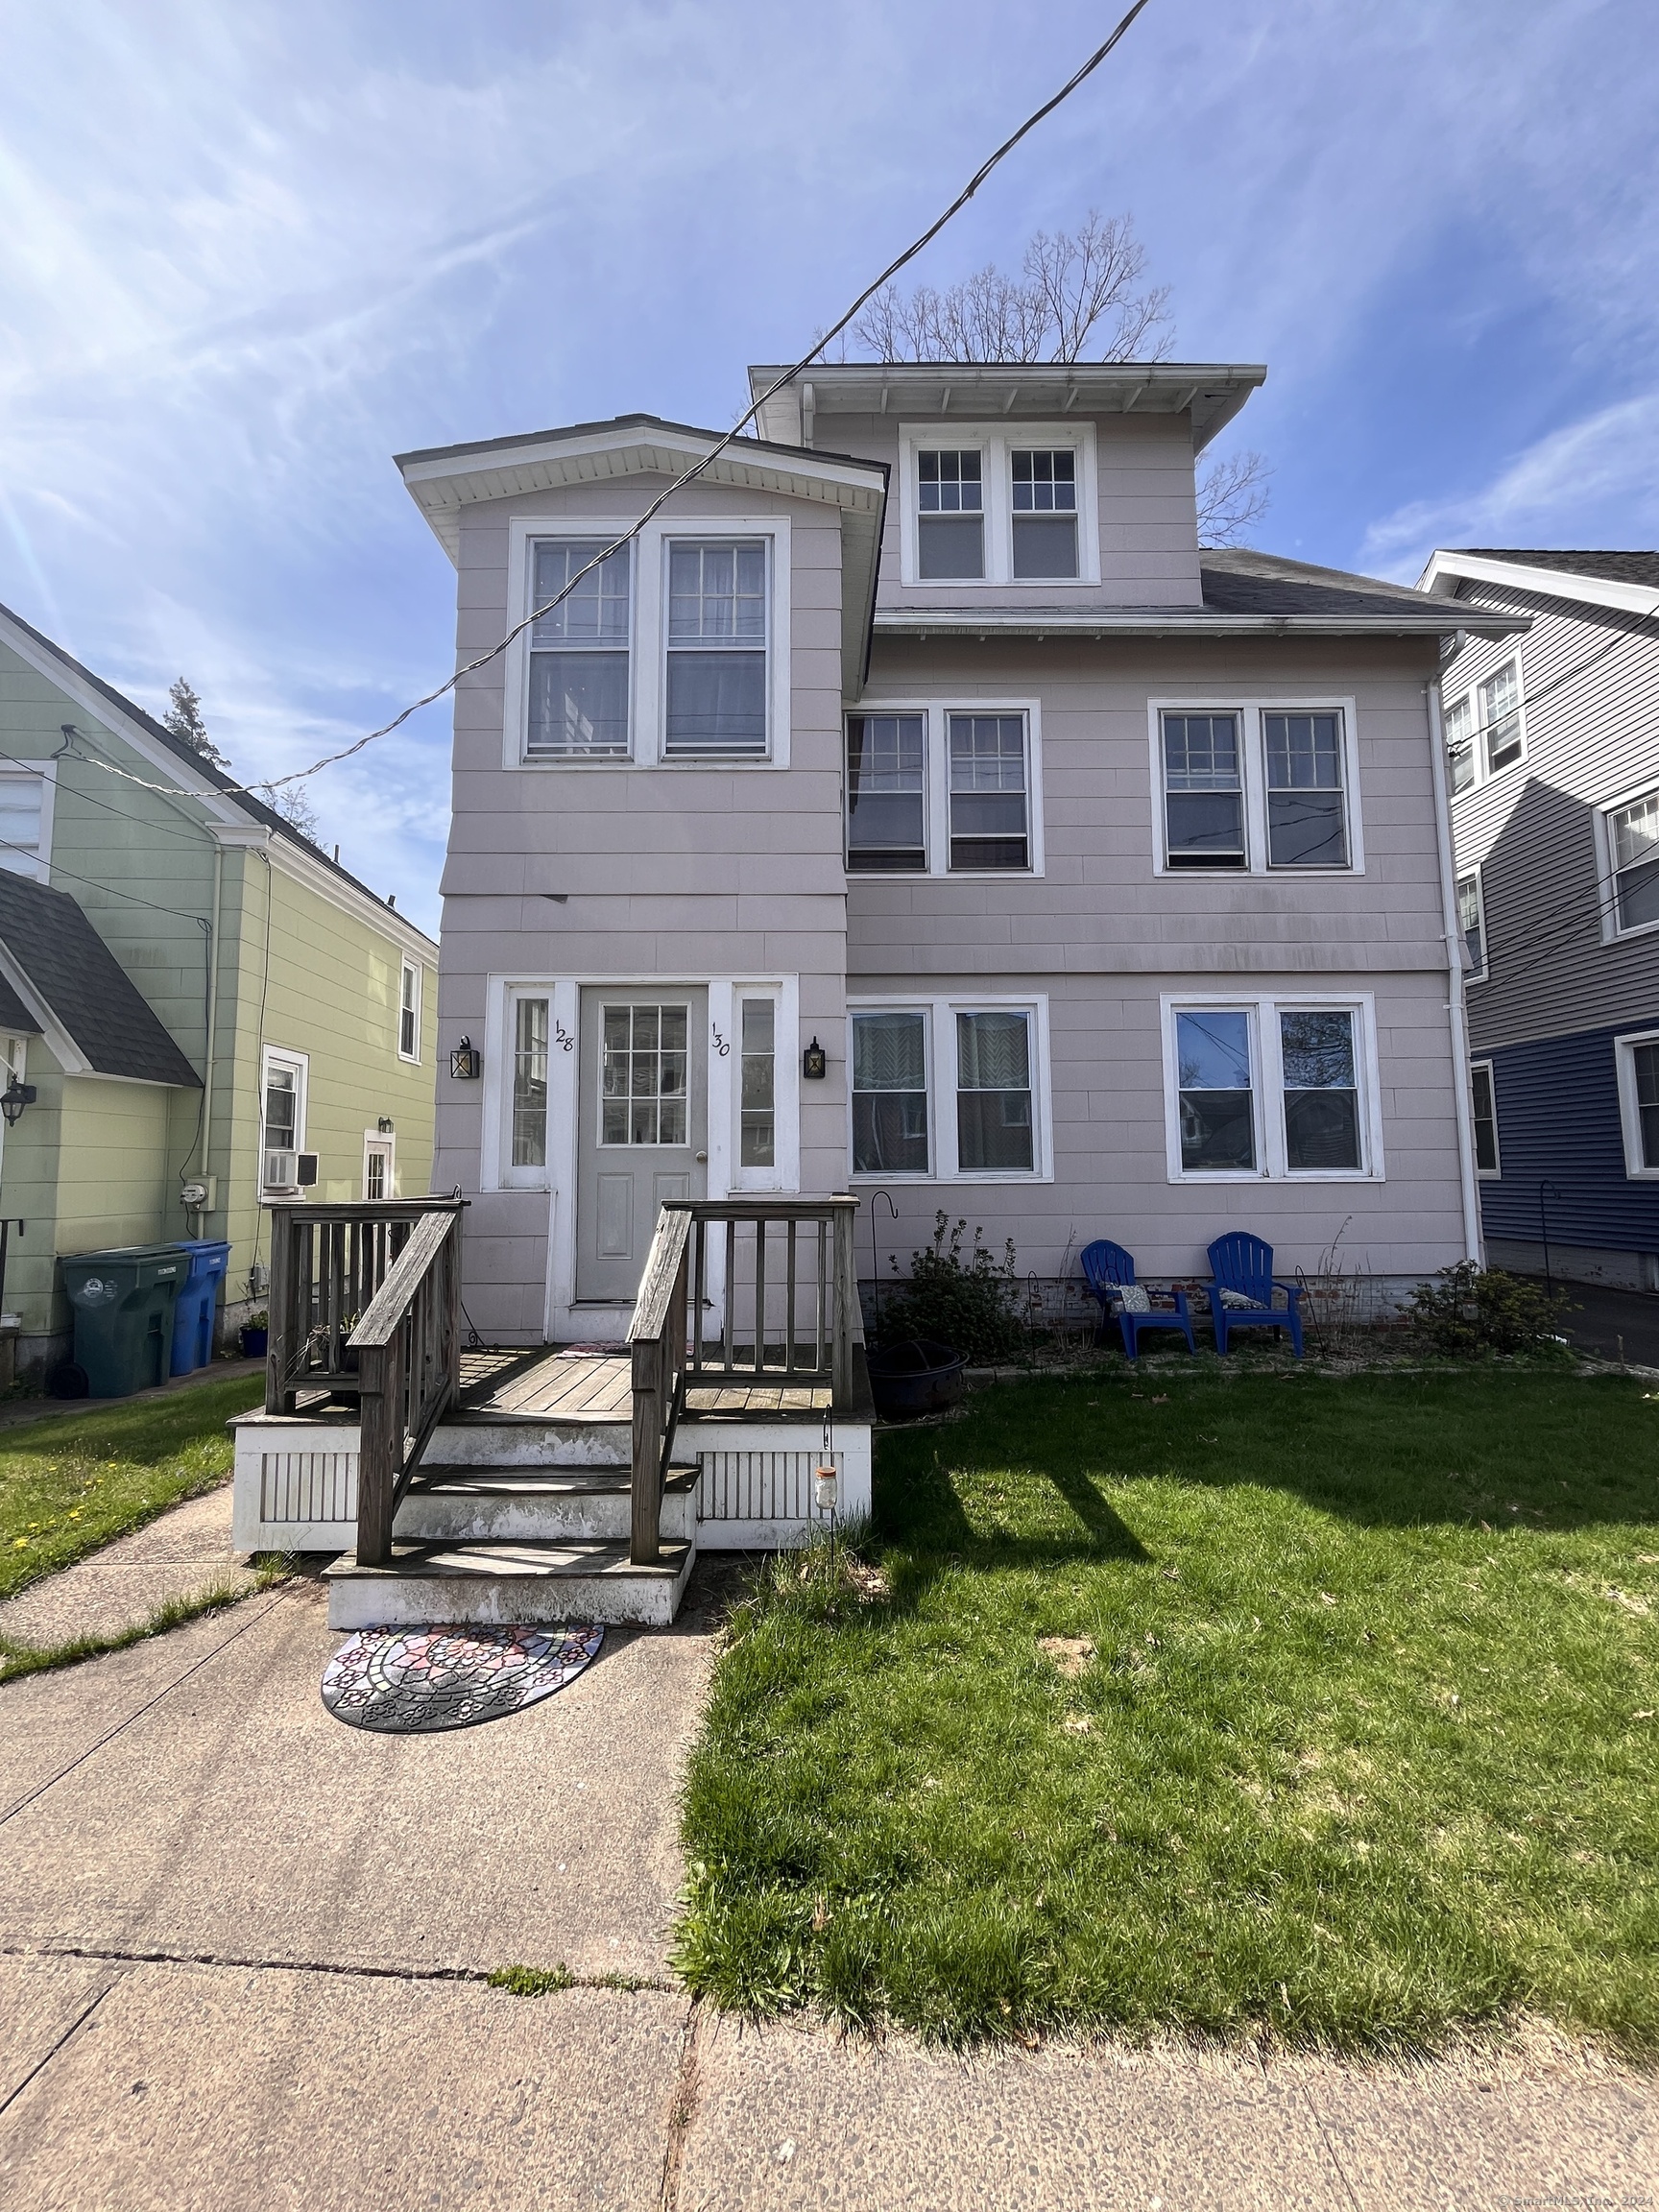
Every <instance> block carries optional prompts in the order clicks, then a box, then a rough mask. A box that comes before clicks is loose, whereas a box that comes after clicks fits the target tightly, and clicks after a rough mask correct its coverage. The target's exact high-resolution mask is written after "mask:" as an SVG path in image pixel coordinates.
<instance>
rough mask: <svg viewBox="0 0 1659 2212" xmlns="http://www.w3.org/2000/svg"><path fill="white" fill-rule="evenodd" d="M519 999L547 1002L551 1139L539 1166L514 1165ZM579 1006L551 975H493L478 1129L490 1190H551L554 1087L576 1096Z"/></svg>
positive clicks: (484, 1183)
mask: <svg viewBox="0 0 1659 2212" xmlns="http://www.w3.org/2000/svg"><path fill="white" fill-rule="evenodd" d="M520 998H545V999H546V1001H547V1142H546V1146H545V1149H544V1154H543V1165H542V1166H540V1167H515V1166H513V1164H512V1163H513V1051H514V1039H515V1036H516V1033H517V1019H518V1017H517V1004H518V1001H519V999H520ZM575 1063H576V1006H575V999H574V996H573V995H571V994H563V993H562V992H561V989H560V987H559V986H558V985H556V984H555V983H554V982H553V981H552V979H551V978H549V977H542V976H537V975H530V976H522V977H520V976H492V977H491V989H490V1013H489V1018H488V1022H487V1025H486V1030H485V1038H484V1080H483V1084H482V1086H481V1088H482V1091H483V1099H482V1104H483V1108H484V1120H483V1127H482V1129H481V1131H480V1132H479V1135H480V1143H479V1178H478V1180H479V1187H480V1188H481V1189H482V1190H548V1189H549V1188H550V1187H551V1183H552V1178H553V1174H554V1158H553V1128H554V1090H555V1086H556V1084H560V1079H561V1077H565V1076H567V1080H566V1081H565V1082H564V1083H563V1084H561V1088H566V1089H568V1091H569V1094H570V1100H569V1107H568V1112H569V1114H570V1116H571V1117H572V1118H573V1117H574V1114H575V1098H576V1065H575Z"/></svg>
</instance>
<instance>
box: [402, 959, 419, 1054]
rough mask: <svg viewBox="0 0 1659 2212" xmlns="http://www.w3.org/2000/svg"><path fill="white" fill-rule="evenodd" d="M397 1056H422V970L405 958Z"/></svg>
mask: <svg viewBox="0 0 1659 2212" xmlns="http://www.w3.org/2000/svg"><path fill="white" fill-rule="evenodd" d="M397 1057H398V1058H399V1059H400V1060H417V1061H418V1060H419V1059H420V1057H421V970H420V968H419V967H418V966H417V965H416V963H415V962H414V961H413V960H405V961H404V963H403V968H402V974H401V976H400V978H399V981H398V986H397Z"/></svg>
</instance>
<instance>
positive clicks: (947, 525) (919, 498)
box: [916, 451, 985, 582]
mask: <svg viewBox="0 0 1659 2212" xmlns="http://www.w3.org/2000/svg"><path fill="white" fill-rule="evenodd" d="M916 508H917V512H916V558H917V567H918V570H919V572H920V574H921V575H922V576H923V577H924V578H925V579H927V580H933V579H938V580H942V581H955V582H963V581H967V582H973V581H976V580H977V579H978V578H979V577H981V576H983V575H984V573H985V498H984V484H983V479H982V476H981V472H980V455H979V454H977V453H974V452H966V451H957V452H943V451H941V452H922V453H918V454H917V456H916Z"/></svg>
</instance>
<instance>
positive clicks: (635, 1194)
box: [576, 984, 709, 1306]
mask: <svg viewBox="0 0 1659 2212" xmlns="http://www.w3.org/2000/svg"><path fill="white" fill-rule="evenodd" d="M578 1030H579V1044H580V1070H579V1085H578V1087H579V1104H578V1108H577V1117H576V1119H577V1188H576V1297H577V1300H578V1302H579V1303H582V1304H585V1305H588V1304H598V1305H605V1306H632V1304H633V1303H634V1298H635V1293H636V1292H637V1289H638V1287H639V1277H640V1274H641V1272H642V1270H643V1268H644V1265H645V1256H646V1254H647V1253H648V1252H649V1251H650V1249H651V1237H652V1232H653V1231H654V1229H655V1228H656V1225H657V1214H658V1210H659V1208H660V1207H661V1204H662V1202H663V1200H664V1199H667V1198H701V1197H703V1196H704V1195H705V1193H706V1191H707V1189H708V1162H709V1134H708V1097H709V1060H708V1040H709V993H708V991H707V989H706V988H704V987H702V986H690V985H680V986H675V985H672V984H646V985H637V986H615V987H613V986H610V985H606V984H593V985H589V986H588V987H587V988H585V989H584V991H583V993H582V1003H581V1016H580V1021H579V1022H578Z"/></svg>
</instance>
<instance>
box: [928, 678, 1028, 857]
mask: <svg viewBox="0 0 1659 2212" xmlns="http://www.w3.org/2000/svg"><path fill="white" fill-rule="evenodd" d="M946 719H947V721H948V723H949V724H950V866H951V868H952V870H953V871H955V870H961V869H974V868H1026V867H1028V866H1029V865H1030V823H1029V817H1028V815H1027V812H1026V778H1025V717H1024V715H1023V714H950V715H948V716H947V717H946Z"/></svg>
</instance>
